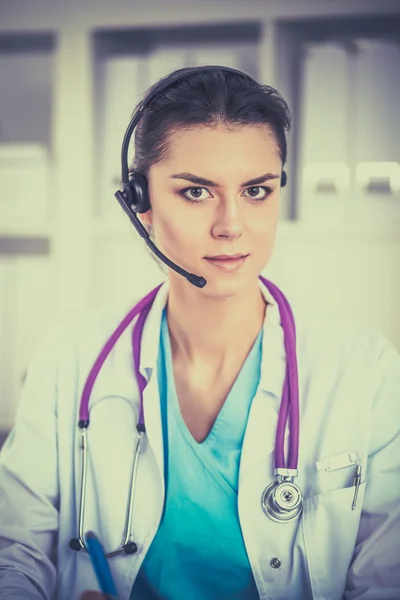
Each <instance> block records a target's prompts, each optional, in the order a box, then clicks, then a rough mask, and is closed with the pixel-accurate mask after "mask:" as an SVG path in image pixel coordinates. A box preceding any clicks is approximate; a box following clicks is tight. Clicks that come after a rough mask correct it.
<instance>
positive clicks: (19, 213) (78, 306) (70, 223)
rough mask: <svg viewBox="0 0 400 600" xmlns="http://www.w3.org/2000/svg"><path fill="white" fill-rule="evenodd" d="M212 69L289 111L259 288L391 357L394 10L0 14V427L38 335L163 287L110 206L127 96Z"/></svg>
mask: <svg viewBox="0 0 400 600" xmlns="http://www.w3.org/2000/svg"><path fill="white" fill-rule="evenodd" d="M202 64H220V65H226V66H230V67H236V68H238V69H241V70H243V71H245V72H247V73H249V74H250V75H251V76H253V77H255V78H256V79H258V80H259V81H260V82H263V83H267V84H270V85H273V86H275V87H277V88H278V90H279V91H280V92H281V93H282V94H283V96H284V97H285V98H286V100H287V101H288V103H289V105H290V108H291V110H292V113H293V128H292V132H291V134H290V137H289V147H290V152H289V161H288V166H287V173H288V185H287V187H286V188H285V189H284V190H283V195H282V204H281V215H280V224H279V231H278V237H277V242H276V248H275V253H274V256H273V258H272V261H271V262H270V264H269V265H268V267H267V268H266V270H265V272H264V275H265V276H267V277H269V278H270V279H271V280H272V281H274V283H276V284H277V285H278V286H280V287H281V289H282V290H283V292H284V293H285V294H286V295H287V296H288V298H289V300H290V302H291V304H292V305H293V308H295V309H298V310H301V311H303V310H306V311H309V312H311V313H318V314H323V315H326V316H327V318H329V317H340V318H344V319H350V320H356V321H359V322H360V323H362V324H364V325H365V326H367V327H372V328H375V329H378V330H379V331H381V332H382V333H384V334H385V335H386V336H387V337H388V338H389V339H390V341H391V342H392V343H393V344H394V345H395V346H396V347H397V349H398V350H400V316H399V306H400V1H399V0H352V1H351V2H349V1H348V0H335V1H331V0H264V1H261V0H247V1H246V2H243V1H242V0H240V1H239V0H168V1H166V0H164V1H163V0H114V1H113V2H109V1H107V0H69V2H63V1H62V0H0V430H2V431H3V432H7V431H8V430H9V429H10V427H11V426H12V424H13V422H14V418H15V411H16V408H17V406H18V400H19V393H20V388H21V384H22V381H23V378H24V374H25V371H26V368H27V365H28V364H29V361H30V358H31V356H32V352H33V349H34V348H35V346H36V344H37V342H38V340H39V338H40V336H41V335H42V334H43V333H44V332H45V331H47V330H48V329H49V328H51V327H52V326H54V324H55V323H58V322H60V321H63V320H65V319H69V318H70V317H71V316H73V315H74V314H76V313H81V312H83V311H86V310H89V309H92V308H97V307H101V306H104V305H113V306H114V305H115V306H118V307H120V306H122V307H123V306H129V304H130V302H131V300H132V299H135V298H137V297H138V296H139V295H141V294H143V295H144V294H145V293H146V292H147V291H149V290H150V289H152V288H153V287H154V286H155V285H157V284H158V283H160V282H161V281H162V280H163V279H164V278H165V275H164V274H163V273H162V272H161V271H160V270H159V269H158V267H157V265H156V263H155V262H154V261H153V260H152V259H151V258H150V257H149V255H148V253H147V251H146V250H145V248H144V246H143V243H142V241H141V239H140V238H139V236H138V235H137V233H136V232H135V230H134V229H133V227H132V225H131V224H130V223H129V221H128V220H127V218H126V217H125V215H124V214H123V212H122V210H121V208H120V207H119V205H118V203H117V201H116V200H115V198H114V192H115V190H116V189H117V188H118V187H119V182H120V147H121V141H122V137H123V134H124V131H125V128H126V126H127V124H128V122H129V119H130V116H131V113H132V111H133V108H134V106H135V105H136V103H137V102H138V101H139V100H140V99H141V97H142V94H143V92H144V91H145V90H146V89H147V88H148V87H149V86H150V85H151V84H152V83H154V82H155V81H156V80H157V79H158V78H160V77H161V76H163V75H165V74H166V73H168V72H170V71H172V70H174V69H176V68H179V67H183V66H193V65H202Z"/></svg>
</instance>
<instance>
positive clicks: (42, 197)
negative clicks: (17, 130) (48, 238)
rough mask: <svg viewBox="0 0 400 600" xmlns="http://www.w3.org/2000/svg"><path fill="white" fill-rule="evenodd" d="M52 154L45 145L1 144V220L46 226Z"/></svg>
mask: <svg viewBox="0 0 400 600" xmlns="http://www.w3.org/2000/svg"><path fill="white" fill-rule="evenodd" d="M49 176H50V171H49V161H48V152H47V149H46V148H45V146H43V145H41V144H0V220H1V221H2V222H3V223H6V222H10V221H11V222H15V221H19V222H27V221H29V222H30V223H32V222H33V223H43V222H44V221H46V219H47V218H48V216H49V205H48V200H49Z"/></svg>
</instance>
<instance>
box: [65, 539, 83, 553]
mask: <svg viewBox="0 0 400 600" xmlns="http://www.w3.org/2000/svg"><path fill="white" fill-rule="evenodd" d="M68 545H69V547H70V548H71V550H75V551H76V552H79V550H82V545H81V543H80V541H79V540H78V538H72V539H71V540H69V544H68Z"/></svg>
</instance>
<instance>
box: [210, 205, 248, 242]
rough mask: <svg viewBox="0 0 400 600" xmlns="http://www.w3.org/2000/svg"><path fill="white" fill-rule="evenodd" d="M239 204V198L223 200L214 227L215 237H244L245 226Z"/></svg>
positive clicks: (218, 208)
mask: <svg viewBox="0 0 400 600" xmlns="http://www.w3.org/2000/svg"><path fill="white" fill-rule="evenodd" d="M238 204H239V201H238V199H237V198H229V199H226V198H225V199H223V200H221V202H220V203H219V204H218V207H217V209H216V215H215V219H214V223H213V227H212V234H213V237H215V238H217V239H218V238H228V239H235V238H237V237H240V236H241V235H242V231H243V224H242V219H241V214H240V207H239V205H238Z"/></svg>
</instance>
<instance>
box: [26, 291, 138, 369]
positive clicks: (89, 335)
mask: <svg viewBox="0 0 400 600" xmlns="http://www.w3.org/2000/svg"><path fill="white" fill-rule="evenodd" d="M138 300H140V298H137V299H135V300H133V302H131V303H130V304H129V306H124V307H107V306H105V307H101V308H97V309H94V310H88V311H84V312H81V313H79V314H75V315H73V316H70V317H68V318H67V319H64V320H63V321H60V322H59V323H57V324H56V325H54V326H53V327H51V328H50V329H49V330H48V331H46V332H45V333H44V334H43V335H42V336H41V338H40V339H39V342H38V344H37V345H36V348H35V351H34V354H33V357H32V361H31V364H32V365H33V366H34V365H38V364H40V363H43V362H45V363H46V364H47V365H48V366H50V365H54V367H55V368H60V369H61V367H64V368H65V367H66V366H68V365H70V364H71V363H77V362H79V363H82V362H83V363H86V362H87V363H88V364H90V363H91V361H93V357H95V356H97V355H98V353H99V352H100V350H101V349H102V347H103V346H104V344H105V343H106V341H107V340H108V339H109V337H110V336H111V335H112V333H113V332H114V331H115V329H116V328H117V327H118V325H119V323H120V322H121V321H122V319H123V318H124V317H125V316H126V314H127V313H128V312H129V310H130V309H131V308H132V307H133V306H134V305H135V304H136V302H137V301H138ZM83 366H84V365H83Z"/></svg>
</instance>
